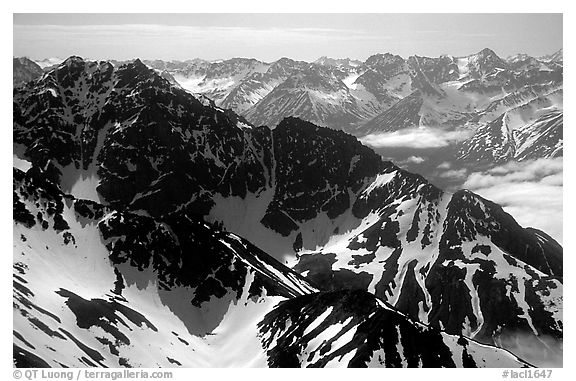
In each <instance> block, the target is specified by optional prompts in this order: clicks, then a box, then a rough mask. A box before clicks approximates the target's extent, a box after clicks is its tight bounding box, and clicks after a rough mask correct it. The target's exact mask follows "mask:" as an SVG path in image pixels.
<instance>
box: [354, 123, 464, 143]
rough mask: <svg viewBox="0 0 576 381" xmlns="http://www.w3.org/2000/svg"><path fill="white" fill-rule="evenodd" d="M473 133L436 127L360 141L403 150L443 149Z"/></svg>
mask: <svg viewBox="0 0 576 381" xmlns="http://www.w3.org/2000/svg"><path fill="white" fill-rule="evenodd" d="M472 134H473V131H466V130H459V131H453V130H452V131H451V130H446V129H443V128H436V127H424V126H421V127H414V128H405V129H402V130H399V131H394V132H383V133H379V134H369V135H366V136H364V137H362V138H360V141H361V142H362V143H364V144H367V145H369V146H371V147H376V148H382V147H402V148H421V149H423V148H441V147H447V146H449V145H450V144H453V143H456V142H459V141H462V140H466V139H468V138H469V137H470V136H471V135H472Z"/></svg>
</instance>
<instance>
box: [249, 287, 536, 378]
mask: <svg viewBox="0 0 576 381" xmlns="http://www.w3.org/2000/svg"><path fill="white" fill-rule="evenodd" d="M286 322H288V323H286ZM259 326H260V333H261V336H262V341H263V344H264V346H265V347H268V348H270V349H269V350H268V364H269V365H270V366H271V367H299V366H302V365H303V363H304V365H306V366H307V367H325V366H327V365H328V364H329V363H330V362H331V361H334V362H336V361H338V362H340V361H345V362H346V364H347V366H348V367H354V368H358V367H366V366H380V367H390V368H400V367H426V368H427V367H434V368H451V367H456V366H458V367H462V366H463V367H474V368H475V367H478V366H482V359H481V355H480V356H478V357H476V356H475V355H472V354H471V353H474V351H475V350H474V347H476V346H477V345H478V344H477V343H475V342H473V341H469V340H466V339H464V338H463V337H461V338H458V337H457V336H456V337H450V336H448V335H445V334H443V333H441V332H440V331H437V330H433V329H430V328H427V327H425V326H423V325H419V324H417V323H414V322H412V321H410V320H408V319H406V318H405V317H404V316H403V315H401V314H399V313H398V312H396V311H394V310H393V309H392V308H390V307H389V306H386V305H385V304H383V303H381V302H378V301H377V299H376V298H374V296H373V295H372V294H369V293H367V292H365V291H333V292H324V293H318V294H311V295H306V296H303V297H300V298H297V299H293V300H288V301H286V302H283V303H281V304H280V305H279V306H278V307H277V308H276V309H274V310H273V311H272V312H270V313H269V314H268V315H266V317H265V318H264V320H263V321H262V322H261V323H260V324H259ZM328 330H332V331H334V332H335V335H333V336H330V337H328V336H324V333H325V332H326V331H328ZM344 337H346V340H345V341H344V340H343V338H344ZM313 343H317V344H313ZM456 348H458V349H456ZM470 350H471V351H470ZM458 352H461V354H460V353H458ZM508 361H510V363H513V364H515V366H529V365H528V364H526V363H523V362H522V361H520V360H518V359H515V358H514V356H510V358H509V359H508Z"/></svg>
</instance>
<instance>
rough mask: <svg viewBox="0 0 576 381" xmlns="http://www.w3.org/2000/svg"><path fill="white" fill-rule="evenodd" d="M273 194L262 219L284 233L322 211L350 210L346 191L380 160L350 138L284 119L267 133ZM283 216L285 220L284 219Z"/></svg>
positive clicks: (332, 215) (354, 187) (330, 213)
mask: <svg viewBox="0 0 576 381" xmlns="http://www.w3.org/2000/svg"><path fill="white" fill-rule="evenodd" d="M273 140H274V153H275V161H276V171H275V178H276V192H275V194H274V199H273V200H272V202H271V203H270V205H269V206H268V209H267V212H266V215H265V216H264V219H263V220H262V223H263V224H264V225H265V226H268V227H270V228H272V229H274V230H276V226H277V225H276V221H279V220H280V221H282V220H284V221H285V223H281V224H279V225H280V226H279V228H280V229H279V230H277V231H278V232H279V233H281V234H283V235H287V234H289V233H290V232H291V231H293V230H296V229H297V228H298V224H297V223H298V222H304V221H307V220H311V219H313V218H314V217H316V216H317V215H318V214H319V213H322V212H326V214H327V215H328V218H331V219H333V218H335V217H337V216H339V215H340V214H342V213H344V212H345V211H346V210H347V209H349V208H350V197H349V194H348V191H349V190H351V191H352V192H358V191H359V190H360V188H361V186H362V185H363V181H364V179H366V178H368V177H370V176H373V175H375V174H376V173H377V172H378V170H379V169H380V168H381V166H382V164H381V163H380V160H379V158H378V156H377V155H376V154H375V153H374V152H373V151H371V150H370V149H368V148H367V147H365V146H363V145H361V144H360V143H359V142H358V141H357V140H356V139H354V138H353V137H352V136H350V135H347V134H345V133H341V132H333V131H330V130H328V129H325V128H320V127H317V126H315V125H313V124H311V123H308V122H303V121H301V120H299V119H296V118H287V119H284V120H283V121H282V123H281V124H280V125H278V127H277V128H276V129H275V130H274V131H273ZM286 217H288V218H286Z"/></svg>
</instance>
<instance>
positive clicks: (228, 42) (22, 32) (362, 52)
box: [13, 13, 563, 62]
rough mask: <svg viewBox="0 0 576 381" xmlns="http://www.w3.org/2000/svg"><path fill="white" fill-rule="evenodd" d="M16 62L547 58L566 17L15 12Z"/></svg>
mask: <svg viewBox="0 0 576 381" xmlns="http://www.w3.org/2000/svg"><path fill="white" fill-rule="evenodd" d="M13 22H14V24H13V31H14V37H13V56H17V57H20V56H26V57H29V58H31V59H35V60H39V59H45V58H51V57H58V58H61V59H64V58H67V57H69V56H71V55H78V56H81V57H83V58H86V59H98V60H108V59H111V60H129V59H135V58H141V59H163V60H181V61H184V60H188V59H194V58H201V59H205V60H210V61H213V60H218V59H230V58H235V57H242V58H255V59H258V60H261V61H266V62H271V61H276V60H277V59H279V58H281V57H290V58H292V59H298V60H304V61H307V62H311V61H314V60H316V59H318V58H320V57H322V56H327V57H331V58H350V59H357V60H361V61H364V60H366V58H368V57H369V56H371V55H373V54H377V53H392V54H398V55H400V56H402V57H404V58H406V57H408V56H411V55H420V56H430V57H438V56H440V55H442V54H449V55H453V56H466V55H470V54H473V53H476V52H478V51H480V50H482V49H483V48H490V49H492V50H494V51H495V52H496V54H498V55H499V56H501V57H504V58H505V57H509V56H511V55H514V54H518V53H526V54H528V55H531V56H535V57H539V56H543V55H548V54H552V53H554V52H556V51H558V50H560V49H562V44H563V40H562V23H563V16H562V14H534V13H530V14H472V13H470V14H54V13H51V14H14V18H13Z"/></svg>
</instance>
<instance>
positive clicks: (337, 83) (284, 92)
mask: <svg viewBox="0 0 576 381" xmlns="http://www.w3.org/2000/svg"><path fill="white" fill-rule="evenodd" d="M365 113H366V111H365V110H364V109H363V107H362V106H361V105H360V104H359V102H358V100H357V98H356V97H354V95H353V94H352V93H351V91H350V90H349V88H348V87H347V86H346V85H345V84H344V82H343V81H342V80H341V79H340V78H338V76H337V75H336V74H335V73H334V72H333V71H332V68H324V67H310V68H309V69H308V70H305V71H303V72H299V73H297V74H295V75H293V76H291V77H289V78H288V79H286V80H285V81H284V82H282V83H281V84H280V85H278V86H276V87H275V88H274V89H273V90H272V91H271V92H270V93H268V95H266V96H265V97H264V98H262V99H261V100H260V101H259V102H258V103H257V104H256V105H255V106H254V107H253V108H251V109H249V110H248V111H247V112H246V113H245V117H246V119H248V120H249V121H251V122H252V123H254V124H256V125H270V126H276V125H278V123H279V122H280V121H281V120H282V119H284V118H286V117H289V116H297V117H300V118H302V119H304V120H310V121H313V122H315V123H317V124H319V125H322V126H330V127H332V128H334V129H344V130H345V129H347V128H348V126H349V125H351V124H354V123H355V122H357V121H358V120H361V119H362V118H363V116H364V115H365Z"/></svg>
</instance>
